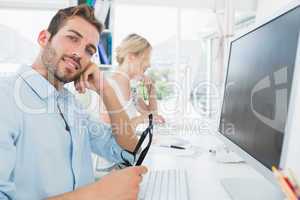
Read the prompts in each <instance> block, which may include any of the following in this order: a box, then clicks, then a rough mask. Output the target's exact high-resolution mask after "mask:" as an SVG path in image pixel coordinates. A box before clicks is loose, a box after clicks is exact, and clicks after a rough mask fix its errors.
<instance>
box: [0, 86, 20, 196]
mask: <svg viewBox="0 0 300 200" xmlns="http://www.w3.org/2000/svg"><path fill="white" fill-rule="evenodd" d="M0 91H1V92H0V110H1V112H0V199H1V200H8V199H9V200H11V199H16V197H15V193H16V188H15V184H14V182H13V178H12V176H13V171H14V166H15V162H16V145H15V144H16V140H17V133H18V126H17V121H18V120H17V118H16V113H15V110H16V109H15V107H13V101H12V98H10V97H11V96H12V95H11V93H12V92H10V93H9V92H8V90H7V88H3V85H1V83H0Z"/></svg>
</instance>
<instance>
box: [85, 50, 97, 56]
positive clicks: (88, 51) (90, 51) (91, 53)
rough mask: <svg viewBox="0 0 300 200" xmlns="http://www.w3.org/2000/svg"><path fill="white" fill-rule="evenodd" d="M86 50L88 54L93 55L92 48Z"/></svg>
mask: <svg viewBox="0 0 300 200" xmlns="http://www.w3.org/2000/svg"><path fill="white" fill-rule="evenodd" d="M86 52H87V54H88V55H89V56H93V55H94V53H95V52H94V51H93V50H92V49H87V50H86Z"/></svg>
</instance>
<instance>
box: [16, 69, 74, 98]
mask: <svg viewBox="0 0 300 200" xmlns="http://www.w3.org/2000/svg"><path fill="white" fill-rule="evenodd" d="M18 74H19V76H20V77H21V78H22V79H23V80H24V81H25V82H26V83H27V84H28V85H29V86H30V87H31V88H32V90H33V91H34V92H35V93H36V94H37V95H38V96H39V97H40V98H41V99H46V98H49V97H52V96H53V97H55V98H57V97H58V96H59V95H60V96H62V97H66V96H68V95H69V91H68V90H67V89H66V88H63V90H62V91H60V92H59V91H57V89H56V88H55V87H54V86H53V85H52V84H51V83H50V82H49V81H48V80H47V79H45V78H44V77H43V76H42V75H41V74H39V73H38V72H37V71H36V70H34V69H32V67H31V66H22V67H21V68H20V69H19V70H18Z"/></svg>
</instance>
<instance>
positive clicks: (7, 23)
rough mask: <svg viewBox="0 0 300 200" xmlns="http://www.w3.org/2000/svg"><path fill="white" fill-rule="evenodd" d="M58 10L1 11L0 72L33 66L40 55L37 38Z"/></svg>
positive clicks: (8, 9)
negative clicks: (25, 65) (22, 65)
mask: <svg viewBox="0 0 300 200" xmlns="http://www.w3.org/2000/svg"><path fill="white" fill-rule="evenodd" d="M55 12H56V10H38V9H21V8H20V9H10V8H6V9H5V8H1V9H0V33H1V36H0V44H1V46H0V72H2V73H3V72H4V73H6V72H14V71H16V70H17V69H18V67H19V65H20V64H31V63H32V62H33V60H34V58H35V56H36V55H37V53H38V50H39V47H38V44H37V36H38V34H39V31H41V30H42V29H45V28H47V26H48V23H49V22H50V19H51V18H52V16H53V15H54V14H55Z"/></svg>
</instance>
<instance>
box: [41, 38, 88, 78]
mask: <svg viewBox="0 0 300 200" xmlns="http://www.w3.org/2000/svg"><path fill="white" fill-rule="evenodd" d="M64 57H69V58H72V56H69V55H62V56H60V57H59V56H58V55H57V52H56V51H55V49H54V48H53V47H51V45H50V43H49V44H48V45H47V46H46V47H45V49H44V51H43V53H42V56H41V60H42V63H43V65H44V66H45V67H46V68H47V71H48V77H47V78H48V80H51V79H52V80H54V81H55V80H58V81H60V82H62V83H69V82H72V81H75V80H77V79H78V78H79V77H80V75H81V74H82V71H79V72H77V73H76V74H75V75H73V76H71V77H67V76H66V74H65V73H64V72H61V71H59V69H58V67H59V63H60V62H61V61H62V62H64V60H63V59H64ZM73 60H74V59H73ZM76 62H77V63H78V64H79V66H80V62H79V61H76ZM80 68H81V67H80Z"/></svg>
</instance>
